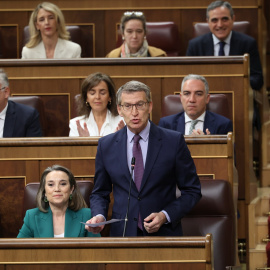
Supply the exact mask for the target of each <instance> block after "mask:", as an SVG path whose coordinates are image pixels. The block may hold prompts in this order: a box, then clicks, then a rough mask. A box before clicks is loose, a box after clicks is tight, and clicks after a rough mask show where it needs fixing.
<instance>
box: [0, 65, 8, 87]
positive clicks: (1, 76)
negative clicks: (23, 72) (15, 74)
mask: <svg viewBox="0 0 270 270" xmlns="http://www.w3.org/2000/svg"><path fill="white" fill-rule="evenodd" d="M0 83H1V86H2V87H8V86H9V82H8V76H7V74H6V72H5V71H4V70H3V69H0Z"/></svg>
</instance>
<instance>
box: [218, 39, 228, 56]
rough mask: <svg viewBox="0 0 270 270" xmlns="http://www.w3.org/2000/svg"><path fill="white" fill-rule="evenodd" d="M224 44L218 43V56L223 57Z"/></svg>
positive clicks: (222, 42)
mask: <svg viewBox="0 0 270 270" xmlns="http://www.w3.org/2000/svg"><path fill="white" fill-rule="evenodd" d="M225 44H226V43H225V42H224V41H220V42H219V52H218V56H225V53H224V46H225Z"/></svg>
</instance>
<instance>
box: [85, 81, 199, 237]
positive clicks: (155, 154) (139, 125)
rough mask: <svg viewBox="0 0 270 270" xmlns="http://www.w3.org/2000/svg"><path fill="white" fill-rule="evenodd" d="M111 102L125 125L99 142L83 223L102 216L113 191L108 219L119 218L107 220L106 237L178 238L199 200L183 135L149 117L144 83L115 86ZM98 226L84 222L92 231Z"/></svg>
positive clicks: (149, 98)
mask: <svg viewBox="0 0 270 270" xmlns="http://www.w3.org/2000/svg"><path fill="white" fill-rule="evenodd" d="M116 100H117V108H118V112H119V115H121V116H122V117H123V118H124V120H125V123H126V126H125V127H124V128H123V129H121V130H120V131H118V132H116V133H114V134H110V135H107V136H105V137H103V138H100V140H99V143H98V150H97V155H96V172H95V186H94V189H93V192H92V195H91V197H90V204H91V210H92V216H93V218H92V219H90V220H89V221H87V223H91V224H96V223H100V222H103V221H105V219H107V214H108V208H109V203H110V193H111V192H112V191H113V195H114V205H113V210H112V219H120V220H123V221H120V222H116V223H112V224H111V231H110V235H111V236H122V235H123V236H151V235H152V236H181V235H183V232H182V227H181V218H183V217H184V216H185V215H186V214H187V213H188V212H189V211H190V210H191V209H192V208H193V206H194V205H195V204H196V203H197V202H198V201H199V199H200V198H201V186H200V181H199V178H198V176H197V173H196V168H195V165H194V162H193V160H192V158H191V155H190V152H189V150H188V148H187V145H186V143H185V140H184V137H183V135H182V134H181V133H179V132H176V131H172V130H167V129H163V128H160V127H157V126H156V125H155V124H153V123H152V122H151V121H149V114H150V113H151V111H152V107H153V104H152V101H151V95H150V89H149V87H148V86H147V85H145V84H143V83H141V82H138V81H130V82H128V83H126V84H125V85H123V86H121V87H120V88H119V90H118V92H117V95H116ZM134 158H135V162H134ZM133 168H134V171H133ZM176 185H177V186H178V188H179V189H180V190H181V196H180V197H178V198H176V194H175V187H176ZM124 219H126V220H127V222H126V221H125V222H124ZM103 228H104V225H102V226H98V227H89V226H87V225H86V229H88V230H89V231H91V232H94V233H99V232H100V231H101V230H102V229H103Z"/></svg>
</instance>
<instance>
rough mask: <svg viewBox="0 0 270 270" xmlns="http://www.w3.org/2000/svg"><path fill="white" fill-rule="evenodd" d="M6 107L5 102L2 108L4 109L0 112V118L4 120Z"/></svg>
mask: <svg viewBox="0 0 270 270" xmlns="http://www.w3.org/2000/svg"><path fill="white" fill-rule="evenodd" d="M7 107H8V103H7V105H6V107H5V108H4V110H3V111H2V112H0V119H3V120H5V118H6V113H7Z"/></svg>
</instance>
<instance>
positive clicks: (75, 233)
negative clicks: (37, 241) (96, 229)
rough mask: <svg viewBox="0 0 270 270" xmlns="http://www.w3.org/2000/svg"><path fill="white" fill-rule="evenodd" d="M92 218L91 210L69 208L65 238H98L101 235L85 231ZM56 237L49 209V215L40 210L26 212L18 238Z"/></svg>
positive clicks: (66, 217)
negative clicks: (87, 222)
mask: <svg viewBox="0 0 270 270" xmlns="http://www.w3.org/2000/svg"><path fill="white" fill-rule="evenodd" d="M90 218H91V210H90V209H89V208H82V209H80V210H79V211H77V212H75V211H72V210H70V209H69V208H67V211H66V215H65V237H90V236H92V237H97V236H100V234H92V233H90V232H88V231H87V230H85V226H84V224H82V223H81V222H86V221H87V220H89V219H90ZM39 237H54V233H53V216H52V211H51V209H50V208H49V209H48V212H47V213H44V212H41V211H40V210H39V209H38V208H34V209H30V210H27V211H26V214H25V218H24V224H23V226H22V228H21V229H20V232H19V234H18V236H17V238H39Z"/></svg>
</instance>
